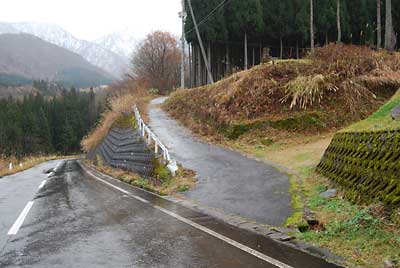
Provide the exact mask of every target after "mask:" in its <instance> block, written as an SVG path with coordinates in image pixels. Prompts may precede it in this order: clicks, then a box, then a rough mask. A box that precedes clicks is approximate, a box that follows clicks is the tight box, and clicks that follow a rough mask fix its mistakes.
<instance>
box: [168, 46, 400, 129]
mask: <svg viewBox="0 0 400 268" xmlns="http://www.w3.org/2000/svg"><path fill="white" fill-rule="evenodd" d="M399 87H400V55H399V54H398V53H397V54H389V53H388V52H385V51H374V50H371V49H369V48H367V47H359V46H351V45H335V44H331V45H328V46H326V47H323V48H320V49H318V50H316V53H315V55H314V56H313V57H309V58H308V59H306V60H299V61H283V62H278V63H277V64H263V65H260V66H257V67H254V68H252V69H250V70H248V71H243V72H240V73H236V74H234V75H232V76H230V77H228V78H227V79H224V80H222V81H219V82H217V83H215V84H212V85H207V86H203V87H200V88H195V89H190V90H184V91H181V90H180V91H177V92H176V93H174V94H173V95H172V96H171V97H170V98H169V100H168V101H167V102H166V104H165V106H164V107H165V109H166V110H167V111H168V112H170V113H171V114H172V115H173V116H174V117H176V118H178V119H181V121H182V122H187V121H189V119H191V120H192V119H194V120H195V121H196V122H199V124H204V125H210V126H212V127H213V128H214V129H224V128H225V129H226V128H227V127H230V126H232V125H235V124H238V123H242V122H247V121H255V120H259V119H262V120H276V118H278V119H280V120H281V119H287V118H289V117H293V116H297V117H298V116H299V114H304V113H305V112H307V113H309V112H318V113H320V114H321V113H322V114H323V115H324V116H323V117H324V118H323V122H322V125H326V127H327V128H329V127H341V126H343V125H344V124H346V123H349V122H352V121H355V120H359V119H362V118H365V117H366V116H367V115H369V114H370V113H371V112H372V111H374V110H376V109H377V108H378V107H379V106H380V105H381V104H382V103H383V102H384V101H385V100H387V99H388V98H389V97H390V95H391V94H394V92H395V90H396V89H397V88H399ZM192 121H193V120H192ZM318 123H321V122H318Z"/></svg>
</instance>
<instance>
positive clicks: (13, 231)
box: [8, 201, 34, 235]
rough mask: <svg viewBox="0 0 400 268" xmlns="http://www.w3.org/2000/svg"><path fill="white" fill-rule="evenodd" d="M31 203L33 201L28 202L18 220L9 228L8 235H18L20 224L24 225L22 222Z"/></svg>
mask: <svg viewBox="0 0 400 268" xmlns="http://www.w3.org/2000/svg"><path fill="white" fill-rule="evenodd" d="M33 203H34V202H33V201H29V202H28V204H27V205H26V206H25V208H24V210H23V211H22V212H21V214H20V215H19V217H18V219H17V220H16V221H15V223H14V225H13V226H12V227H11V229H10V231H8V235H16V234H17V233H18V231H19V228H21V226H22V224H23V223H24V220H25V218H26V216H27V215H28V213H29V210H30V209H31V208H32V206H33Z"/></svg>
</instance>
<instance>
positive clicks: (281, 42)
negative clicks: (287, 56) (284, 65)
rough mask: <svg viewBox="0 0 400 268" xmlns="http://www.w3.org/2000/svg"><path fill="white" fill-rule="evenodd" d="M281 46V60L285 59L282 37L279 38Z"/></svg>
mask: <svg viewBox="0 0 400 268" xmlns="http://www.w3.org/2000/svg"><path fill="white" fill-rule="evenodd" d="M279 45H280V54H279V58H280V59H283V41H282V36H279Z"/></svg>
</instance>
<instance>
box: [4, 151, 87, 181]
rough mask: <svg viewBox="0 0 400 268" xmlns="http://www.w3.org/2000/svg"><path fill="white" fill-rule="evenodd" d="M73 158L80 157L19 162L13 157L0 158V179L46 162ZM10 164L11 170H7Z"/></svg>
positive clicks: (33, 157)
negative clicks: (11, 165)
mask: <svg viewBox="0 0 400 268" xmlns="http://www.w3.org/2000/svg"><path fill="white" fill-rule="evenodd" d="M73 157H80V156H78V155H77V156H59V155H49V156H30V157H25V158H23V159H19V160H17V159H16V158H15V157H0V177H5V176H8V175H12V174H16V173H18V172H21V171H24V170H27V169H30V168H32V167H34V166H36V165H39V164H41V163H44V162H47V161H51V160H57V159H65V158H73ZM10 163H13V169H12V170H9V164H10Z"/></svg>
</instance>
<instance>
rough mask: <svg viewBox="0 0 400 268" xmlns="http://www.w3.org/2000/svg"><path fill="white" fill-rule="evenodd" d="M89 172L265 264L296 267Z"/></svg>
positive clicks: (286, 267) (111, 185) (109, 184)
mask: <svg viewBox="0 0 400 268" xmlns="http://www.w3.org/2000/svg"><path fill="white" fill-rule="evenodd" d="M87 172H88V173H89V174H90V175H91V176H92V177H93V178H95V179H97V180H99V181H101V182H103V183H105V184H107V185H108V186H110V187H112V188H114V189H116V190H118V191H120V192H122V193H124V194H127V195H129V196H131V197H133V198H135V199H136V200H138V201H140V202H143V203H146V204H148V205H149V206H151V207H152V208H155V209H157V210H159V211H161V212H164V213H165V214H167V215H169V216H171V217H173V218H175V219H177V220H179V221H181V222H183V223H186V224H188V225H190V226H192V227H194V228H196V229H198V230H200V231H203V232H205V233H207V234H209V235H211V236H214V237H215V238H218V239H220V240H222V241H224V242H226V243H228V244H230V245H231V246H234V247H236V248H238V249H241V250H243V251H245V252H247V253H249V254H251V255H253V256H255V257H257V258H259V259H261V260H263V261H265V262H268V263H270V264H272V265H275V266H276V267H279V268H294V267H292V266H290V265H287V264H285V263H283V262H280V261H278V260H276V259H274V258H272V257H269V256H267V255H265V254H263V253H261V252H258V251H257V250H254V249H252V248H250V247H248V246H245V245H243V244H241V243H239V242H236V241H235V240H233V239H230V238H228V237H226V236H224V235H221V234H219V233H217V232H215V231H213V230H211V229H208V228H206V227H204V226H202V225H200V224H197V223H195V222H193V221H191V220H189V219H186V218H184V217H182V216H179V215H178V214H176V213H174V212H171V211H169V210H166V209H164V208H162V207H159V206H156V205H153V204H151V203H150V202H149V201H147V200H145V199H143V198H141V197H139V196H136V195H134V194H132V193H130V192H128V191H126V190H124V189H122V188H120V187H118V186H115V185H113V184H111V183H109V182H107V181H105V180H103V179H100V178H98V177H97V176H96V175H94V174H93V173H91V172H90V171H88V170H87Z"/></svg>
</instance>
